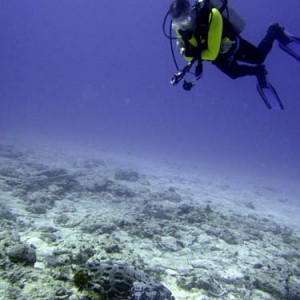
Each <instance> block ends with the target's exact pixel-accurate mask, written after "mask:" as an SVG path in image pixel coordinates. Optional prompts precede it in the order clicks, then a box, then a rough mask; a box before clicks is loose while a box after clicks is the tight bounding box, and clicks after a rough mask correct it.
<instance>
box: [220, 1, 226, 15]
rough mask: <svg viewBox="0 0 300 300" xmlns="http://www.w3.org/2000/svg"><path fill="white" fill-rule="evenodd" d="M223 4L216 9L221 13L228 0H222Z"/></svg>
mask: <svg viewBox="0 0 300 300" xmlns="http://www.w3.org/2000/svg"><path fill="white" fill-rule="evenodd" d="M222 2H223V4H222V6H221V7H220V8H219V9H218V11H219V12H220V13H221V14H222V12H223V11H224V10H225V9H226V8H227V4H228V0H222Z"/></svg>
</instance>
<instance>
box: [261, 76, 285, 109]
mask: <svg viewBox="0 0 300 300" xmlns="http://www.w3.org/2000/svg"><path fill="white" fill-rule="evenodd" d="M257 79H258V83H257V90H258V93H259V94H260V96H261V98H262V99H263V101H264V103H265V105H266V106H267V108H269V109H274V110H283V109H284V106H283V104H282V102H281V100H280V98H279V96H278V94H277V92H276V90H275V88H274V87H273V85H272V84H271V83H270V82H269V81H268V79H267V77H266V76H261V77H258V78H257Z"/></svg>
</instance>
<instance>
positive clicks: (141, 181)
mask: <svg viewBox="0 0 300 300" xmlns="http://www.w3.org/2000/svg"><path fill="white" fill-rule="evenodd" d="M299 215H300V199H299V193H297V191H296V192H295V191H291V190H283V189H281V188H278V187H270V186H263V185H259V184H257V185H256V184H249V186H247V185H244V186H243V187H241V186H238V185H235V184H234V183H233V182H231V181H230V180H229V179H228V178H227V179H226V178H223V179H222V178H216V177H212V176H207V175H205V173H202V174H197V173H194V174H191V173H186V172H184V171H183V170H182V169H180V168H177V167H174V166H160V167H159V166H157V165H155V164H152V163H149V162H142V161H139V160H137V159H133V158H132V157H131V158H124V157H120V156H114V155H107V154H100V153H97V154H95V153H94V154H93V155H92V154H87V153H86V154H85V155H79V154H72V155H71V154H70V152H68V151H59V150H57V149H56V150H54V148H53V149H52V148H49V147H45V148H42V147H40V148H39V147H35V146H34V145H31V146H26V147H25V146H24V145H21V144H18V143H11V142H5V141H3V142H2V143H1V144H0V299H4V300H8V299H24V300H25V299H27V300H30V299H57V300H59V299H72V300H73V299H81V300H83V299H110V300H123V299H124V300H127V299H130V300H168V299H177V300H181V299H182V300H183V299H185V300H192V299H193V300H200V299H203V300H204V299H257V300H267V299H289V300H296V299H300V221H299Z"/></svg>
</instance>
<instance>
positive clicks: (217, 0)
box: [198, 0, 246, 34]
mask: <svg viewBox="0 0 300 300" xmlns="http://www.w3.org/2000/svg"><path fill="white" fill-rule="evenodd" d="M202 1H205V0H198V2H202ZM207 2H208V3H209V4H210V5H211V6H212V7H214V8H216V9H218V10H219V11H220V13H221V14H222V17H223V18H224V19H225V20H227V21H228V22H229V23H230V24H231V25H232V27H233V29H234V31H235V33H237V34H240V33H241V32H242V31H243V30H244V29H245V27H246V22H245V20H244V19H243V18H242V16H241V15H240V14H239V13H238V12H237V11H236V10H235V9H234V8H233V7H232V6H231V5H230V4H228V1H227V0H208V1H207Z"/></svg>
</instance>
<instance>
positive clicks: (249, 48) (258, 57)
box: [213, 22, 287, 79]
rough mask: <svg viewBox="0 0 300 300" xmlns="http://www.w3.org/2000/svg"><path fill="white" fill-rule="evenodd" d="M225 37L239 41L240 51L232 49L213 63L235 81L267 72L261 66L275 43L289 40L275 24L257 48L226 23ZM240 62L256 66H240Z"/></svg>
mask: <svg viewBox="0 0 300 300" xmlns="http://www.w3.org/2000/svg"><path fill="white" fill-rule="evenodd" d="M223 35H224V36H229V37H230V39H231V40H236V41H237V40H238V41H237V43H236V45H237V47H238V49H237V50H236V49H232V50H230V51H229V52H228V53H226V54H219V55H218V57H217V59H216V60H215V61H214V62H213V63H214V64H215V65H216V66H217V67H218V68H219V69H220V70H221V71H222V72H224V73H225V74H227V75H228V76H229V77H231V78H233V79H235V78H238V77H243V76H247V75H256V76H259V75H261V72H265V70H264V68H262V67H261V66H259V65H260V64H262V63H263V62H264V61H265V59H266V57H267V55H268V53H269V52H270V50H271V49H272V46H273V43H274V41H275V40H279V41H281V42H286V39H287V37H286V36H285V35H284V33H283V29H282V28H281V27H280V26H279V25H278V24H273V25H271V26H270V27H269V29H268V31H267V34H266V36H265V37H264V38H263V40H262V41H261V42H260V43H259V45H258V46H257V47H256V46H254V45H253V44H251V43H249V42H248V41H246V40H244V39H243V38H241V37H240V36H237V35H235V34H234V31H233V30H232V28H230V25H229V24H226V23H225V22H224V34H223ZM233 48H234V47H233ZM239 62H246V63H249V64H255V65H256V66H251V65H247V64H239Z"/></svg>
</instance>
